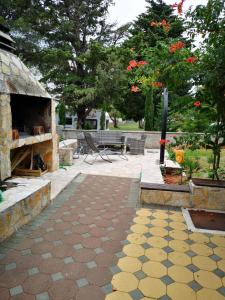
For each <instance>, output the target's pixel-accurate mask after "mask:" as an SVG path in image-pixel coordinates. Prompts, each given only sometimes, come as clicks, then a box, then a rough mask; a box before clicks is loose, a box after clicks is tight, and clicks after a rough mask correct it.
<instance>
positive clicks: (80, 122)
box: [77, 107, 86, 129]
mask: <svg viewBox="0 0 225 300" xmlns="http://www.w3.org/2000/svg"><path fill="white" fill-rule="evenodd" d="M85 119H86V112H85V107H79V108H78V109H77V129H84V125H85Z"/></svg>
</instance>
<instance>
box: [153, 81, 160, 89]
mask: <svg viewBox="0 0 225 300" xmlns="http://www.w3.org/2000/svg"><path fill="white" fill-rule="evenodd" d="M152 86H153V87H158V88H160V87H162V86H163V84H162V82H158V81H156V82H152Z"/></svg>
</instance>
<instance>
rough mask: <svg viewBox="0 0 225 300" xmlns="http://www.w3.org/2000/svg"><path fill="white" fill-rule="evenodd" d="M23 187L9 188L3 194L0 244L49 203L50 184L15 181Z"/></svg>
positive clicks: (28, 180)
mask: <svg viewBox="0 0 225 300" xmlns="http://www.w3.org/2000/svg"><path fill="white" fill-rule="evenodd" d="M21 181H23V184H24V185H23V186H22V185H21V186H17V187H15V188H11V189H9V190H7V191H6V192H4V193H3V195H4V201H3V202H2V203H1V204H0V242H1V241H3V240H4V239H6V238H7V237H9V236H10V235H11V234H13V232H15V231H16V230H17V229H19V228H20V227H21V226H22V225H24V224H26V223H28V222H29V221H30V220H32V219H33V218H34V217H35V216H37V215H38V214H39V213H40V212H41V211H42V210H43V208H44V207H46V206H47V205H48V204H49V203H50V201H51V200H50V199H51V197H50V196H51V183H50V181H47V180H40V179H20V178H19V179H17V180H14V182H19V183H20V184H22V182H21Z"/></svg>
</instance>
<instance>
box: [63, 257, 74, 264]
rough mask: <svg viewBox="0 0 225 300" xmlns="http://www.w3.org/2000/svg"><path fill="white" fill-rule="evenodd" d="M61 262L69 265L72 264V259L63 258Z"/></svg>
mask: <svg viewBox="0 0 225 300" xmlns="http://www.w3.org/2000/svg"><path fill="white" fill-rule="evenodd" d="M63 261H64V263H65V264H71V263H73V262H74V259H73V258H72V257H71V256H69V257H65V258H64V259H63Z"/></svg>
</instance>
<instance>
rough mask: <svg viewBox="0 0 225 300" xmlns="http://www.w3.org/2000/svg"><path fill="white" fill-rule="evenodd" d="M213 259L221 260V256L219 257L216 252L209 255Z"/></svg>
mask: <svg viewBox="0 0 225 300" xmlns="http://www.w3.org/2000/svg"><path fill="white" fill-rule="evenodd" d="M209 257H210V258H211V259H212V260H214V261H219V260H221V257H219V256H218V255H216V254H212V255H210V256H209Z"/></svg>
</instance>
